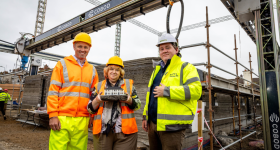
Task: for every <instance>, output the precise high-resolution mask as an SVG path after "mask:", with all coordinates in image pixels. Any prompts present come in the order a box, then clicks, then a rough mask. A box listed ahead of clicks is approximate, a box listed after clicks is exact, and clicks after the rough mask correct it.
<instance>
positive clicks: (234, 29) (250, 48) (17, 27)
mask: <svg viewBox="0 0 280 150" xmlns="http://www.w3.org/2000/svg"><path fill="white" fill-rule="evenodd" d="M100 1H101V2H105V0H100ZM184 3H185V4H184V6H185V13H184V22H183V26H186V25H190V24H194V23H198V22H203V21H205V20H206V16H205V15H206V6H208V10H209V19H214V18H218V17H222V16H227V15H230V13H229V12H228V10H227V9H226V8H225V7H224V5H223V4H222V2H221V1H220V0H199V1H197V0H195V1H184ZM37 6H38V1H37V0H24V1H22V0H1V1H0V20H1V23H0V39H1V40H5V41H8V42H11V43H14V42H15V41H16V39H17V38H19V37H20V34H19V32H25V33H32V34H34V29H35V22H36V15H37ZM94 7H95V6H94V5H92V4H90V3H88V2H86V1H84V0H59V1H58V0H48V2H47V10H46V18H45V26H44V31H48V30H50V29H52V28H54V27H56V26H58V25H60V24H62V23H64V22H66V21H68V20H70V19H72V18H74V17H76V16H78V15H80V14H82V13H84V12H86V11H88V10H90V9H92V8H94ZM180 12H181V6H180V3H175V4H174V6H173V9H172V13H171V21H170V22H171V23H170V28H171V29H174V28H178V25H179V19H180ZM166 14H167V8H165V7H164V8H161V9H159V10H156V11H153V12H150V13H147V14H146V15H142V16H139V17H136V18H134V19H136V20H138V21H141V22H142V23H144V24H146V25H148V26H150V27H152V28H154V29H156V30H158V31H161V32H163V31H166V23H165V22H166ZM115 27H116V26H115V25H114V26H111V27H110V28H105V29H103V30H100V31H98V32H94V33H91V34H90V36H91V38H92V48H91V50H90V53H89V55H88V57H87V59H88V60H89V61H93V62H97V63H102V64H105V63H106V62H107V61H108V59H109V58H110V57H112V56H113V55H114V44H115ZM234 34H236V37H237V47H238V56H237V57H238V61H239V62H240V63H242V64H244V65H245V66H246V67H248V68H249V67H250V66H249V62H248V61H249V52H250V53H251V55H252V61H253V62H252V67H253V69H254V72H255V73H258V66H257V53H256V45H255V43H253V42H252V40H251V39H250V38H249V37H248V36H247V34H246V33H245V32H244V30H243V29H242V28H241V27H240V26H239V24H238V23H237V22H236V21H235V20H230V21H226V22H221V23H218V24H213V25H211V27H210V43H211V44H212V45H214V46H216V47H218V48H219V49H221V50H222V51H223V52H225V53H226V54H228V55H229V56H231V57H233V58H234V57H235V52H234V50H233V49H234ZM173 35H174V36H175V34H173ZM157 41H158V36H156V35H155V34H153V33H150V32H148V31H146V30H144V29H142V28H140V27H138V26H135V25H133V24H131V23H129V22H123V23H122V29H121V48H120V49H121V50H120V51H121V52H120V56H121V58H122V59H123V60H124V61H126V60H133V59H139V58H145V57H157V56H158V48H157V47H156V46H155V45H156V44H157ZM201 42H206V28H204V27H200V28H196V29H193V30H187V31H182V32H181V34H180V36H179V46H185V45H190V44H195V43H201ZM210 51H211V63H212V64H214V65H216V66H218V67H220V68H223V69H225V70H227V71H229V72H232V73H236V70H235V64H234V61H232V60H230V59H228V58H227V57H225V56H224V55H222V54H220V53H218V52H217V51H215V50H214V49H211V50H210ZM43 52H48V53H54V54H59V55H63V56H69V55H73V54H74V50H73V45H72V41H69V42H67V43H64V44H60V45H58V46H55V47H52V48H49V49H47V50H44V51H43ZM181 53H182V55H183V57H182V60H183V61H186V62H189V63H201V62H207V49H206V48H205V47H202V46H201V47H195V48H189V49H183V50H182V51H181ZM18 57H19V56H18V55H15V54H7V53H0V66H4V67H5V68H6V70H10V69H14V68H15V64H16V62H17V58H18ZM17 64H19V63H17ZM44 64H47V65H49V66H50V67H51V68H53V67H54V66H55V64H56V62H54V61H48V60H43V64H42V65H44ZM197 68H199V69H202V70H205V71H206V68H205V67H204V66H201V67H197ZM3 70H4V68H0V72H1V71H3ZM242 71H244V68H242V67H241V66H239V69H238V72H239V75H240V74H242ZM211 72H212V73H213V74H216V75H219V76H221V77H224V78H235V77H234V76H232V75H229V74H227V73H224V72H221V71H219V70H217V69H215V68H213V69H212V70H211ZM253 77H255V76H253Z"/></svg>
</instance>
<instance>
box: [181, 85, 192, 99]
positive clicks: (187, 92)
mask: <svg viewBox="0 0 280 150" xmlns="http://www.w3.org/2000/svg"><path fill="white" fill-rule="evenodd" d="M183 87H184V91H185V100H190V99H191V91H190V87H189V86H188V85H184V86H183Z"/></svg>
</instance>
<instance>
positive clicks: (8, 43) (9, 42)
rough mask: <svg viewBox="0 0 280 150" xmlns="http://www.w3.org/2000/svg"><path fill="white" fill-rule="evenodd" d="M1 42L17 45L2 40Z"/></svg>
mask: <svg viewBox="0 0 280 150" xmlns="http://www.w3.org/2000/svg"><path fill="white" fill-rule="evenodd" d="M0 41H2V42H4V43H8V44H11V45H15V44H13V43H10V42H7V41H4V40H0Z"/></svg>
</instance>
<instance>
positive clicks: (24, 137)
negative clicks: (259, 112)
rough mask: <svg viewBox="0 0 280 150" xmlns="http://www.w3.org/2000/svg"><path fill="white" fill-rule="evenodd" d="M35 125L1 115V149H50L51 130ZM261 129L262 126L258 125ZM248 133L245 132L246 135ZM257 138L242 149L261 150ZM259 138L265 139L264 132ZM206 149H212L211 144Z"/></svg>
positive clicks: (245, 142)
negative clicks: (256, 141)
mask: <svg viewBox="0 0 280 150" xmlns="http://www.w3.org/2000/svg"><path fill="white" fill-rule="evenodd" d="M34 127H35V126H34V125H30V124H25V125H24V126H23V127H22V123H21V122H18V121H16V120H14V119H11V118H8V119H7V120H6V121H4V119H3V116H0V133H1V134H0V135H1V136H0V150H48V147H49V146H48V144H49V135H50V130H49V129H47V128H44V127H37V128H36V129H35V131H33V129H34ZM258 130H259V131H261V130H262V127H258ZM246 134H248V133H244V135H243V136H245V135H246ZM254 138H255V135H251V136H250V137H249V138H246V139H245V140H243V146H242V149H244V150H245V149H246V150H260V149H261V148H257V147H251V146H249V142H250V141H252V139H254ZM258 139H263V135H262V133H261V134H260V135H259V136H258ZM218 149H220V147H219V146H218V145H215V146H214V150H218ZM239 149H240V148H239V143H237V144H235V145H233V146H232V147H230V148H228V150H239ZM88 150H93V142H92V140H89V141H88ZM204 150H210V148H209V146H207V147H205V148H204Z"/></svg>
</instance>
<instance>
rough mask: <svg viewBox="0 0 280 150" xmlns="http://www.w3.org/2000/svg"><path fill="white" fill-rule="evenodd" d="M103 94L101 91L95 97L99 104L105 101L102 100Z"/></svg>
mask: <svg viewBox="0 0 280 150" xmlns="http://www.w3.org/2000/svg"><path fill="white" fill-rule="evenodd" d="M101 94H102V92H100V93H99V94H98V95H97V96H96V97H95V101H96V102H97V103H98V104H100V103H102V102H103V101H102V100H101V97H100V96H101Z"/></svg>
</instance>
